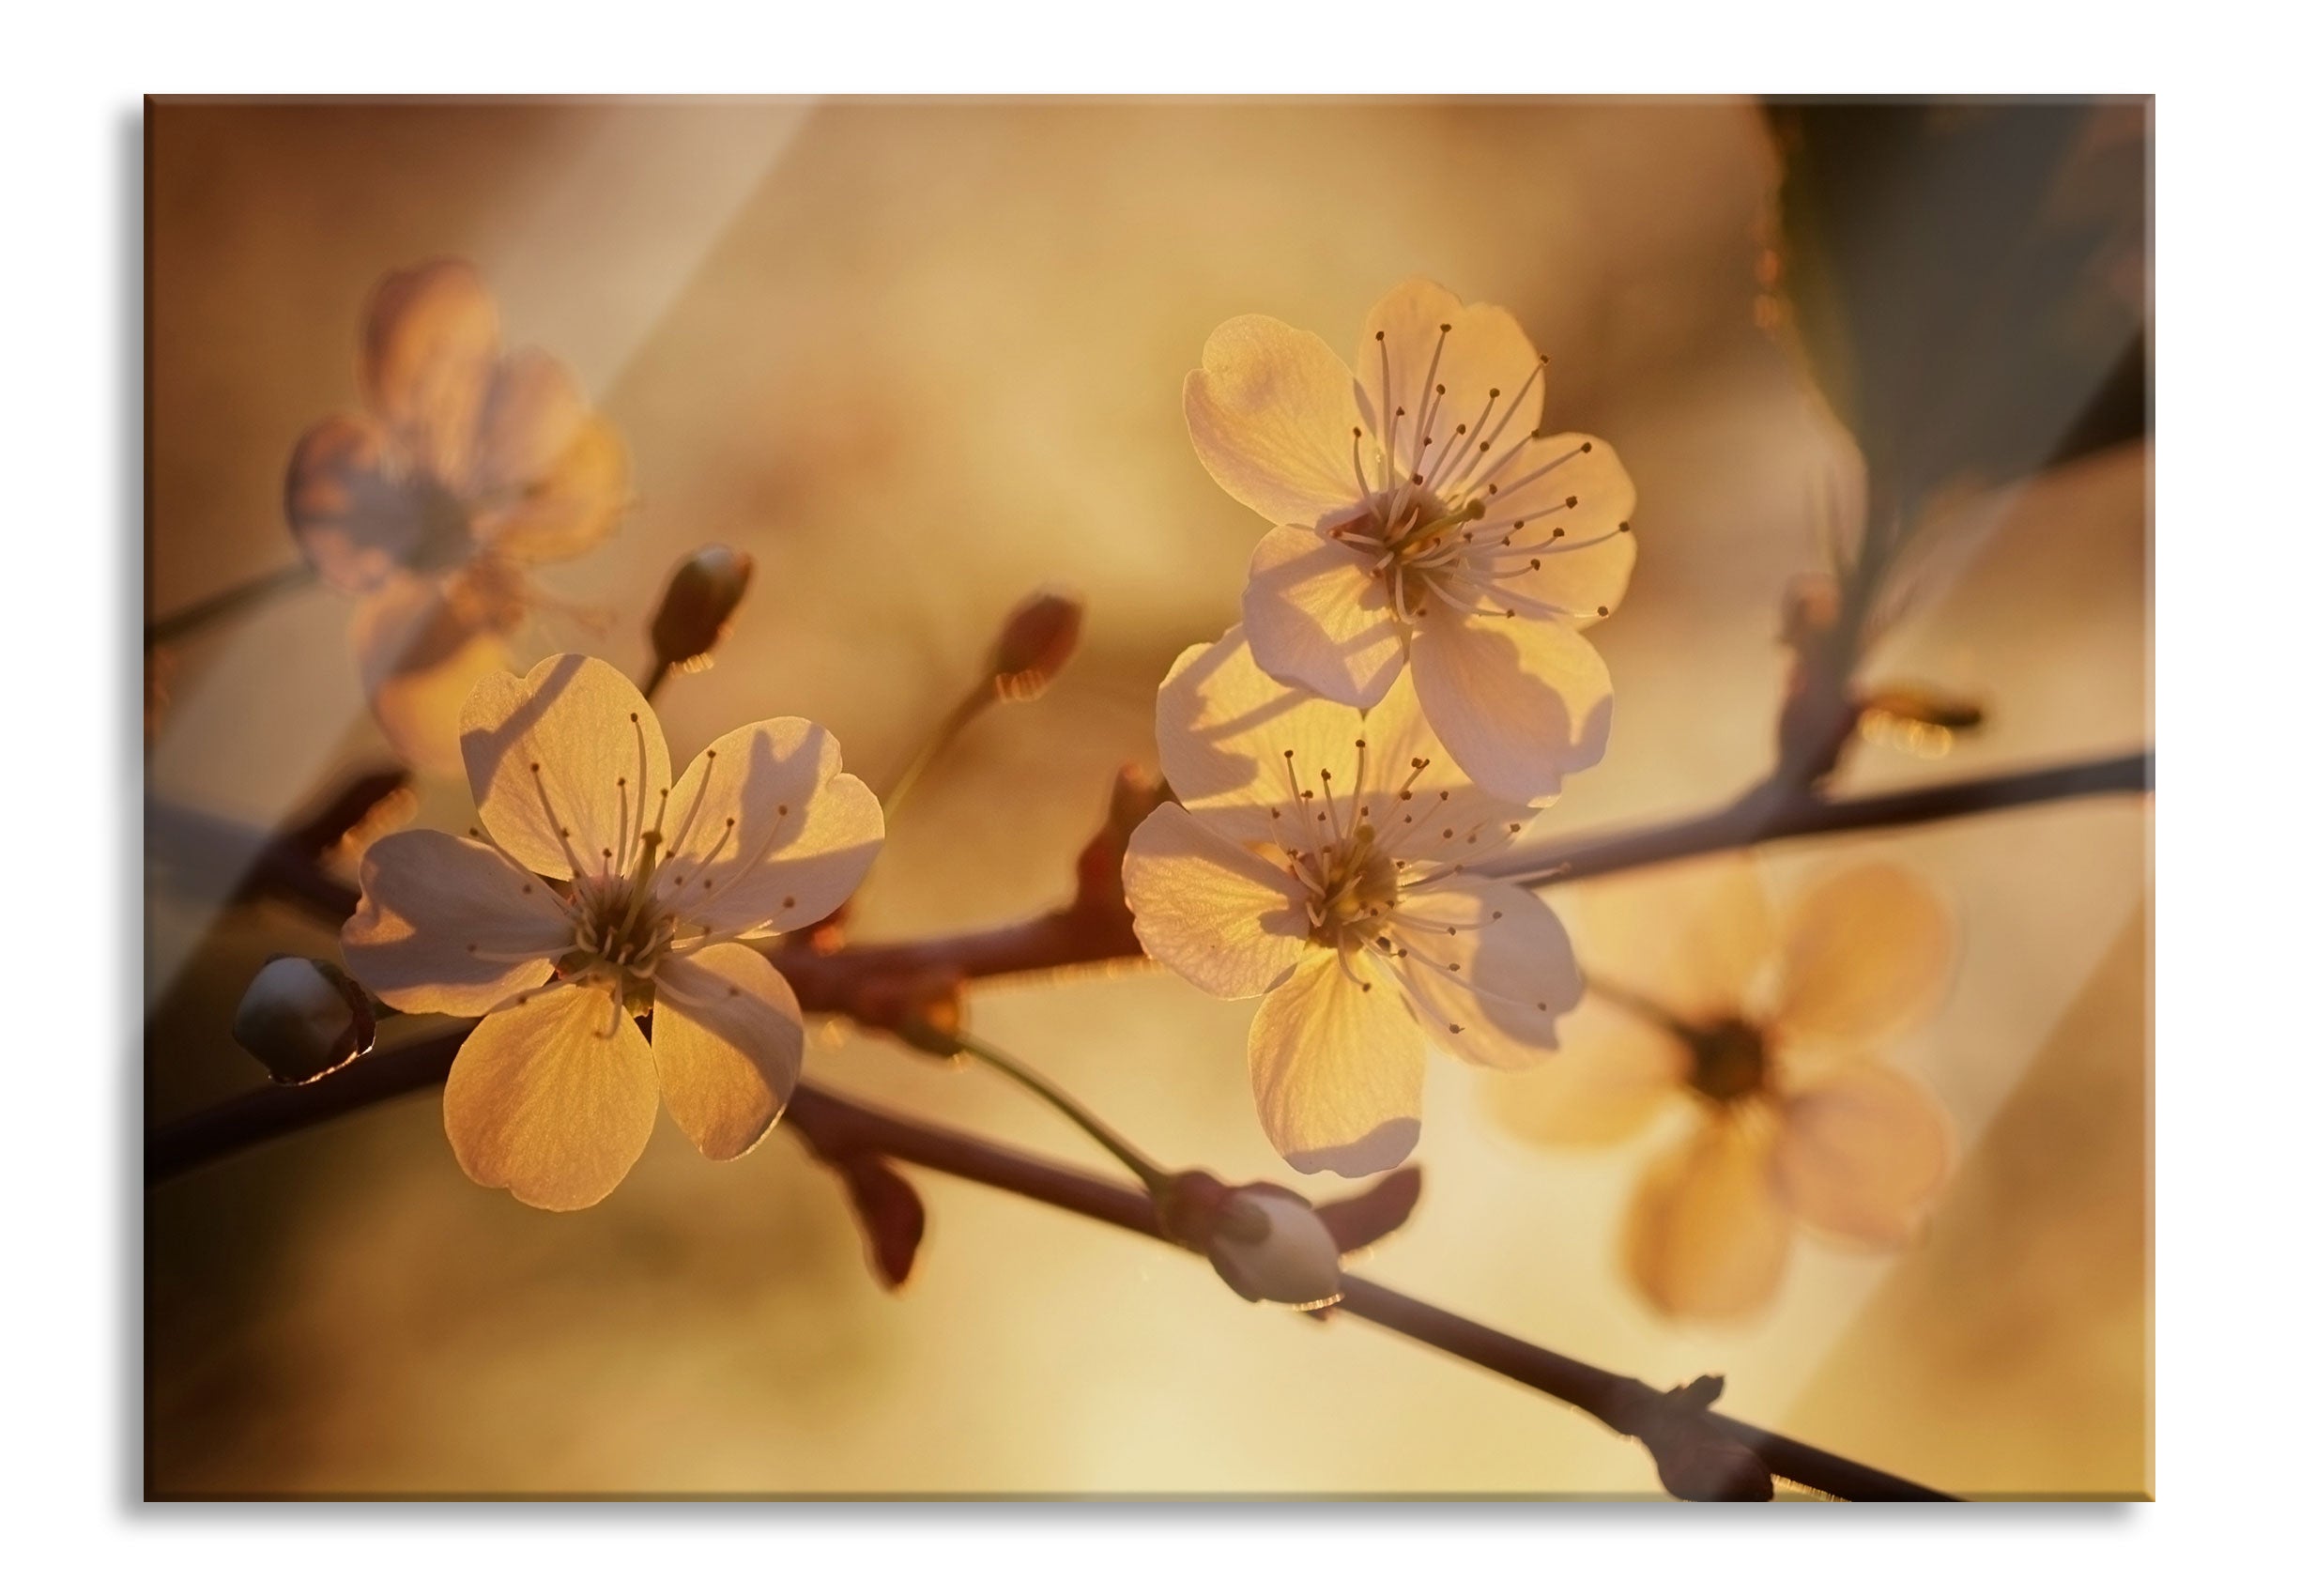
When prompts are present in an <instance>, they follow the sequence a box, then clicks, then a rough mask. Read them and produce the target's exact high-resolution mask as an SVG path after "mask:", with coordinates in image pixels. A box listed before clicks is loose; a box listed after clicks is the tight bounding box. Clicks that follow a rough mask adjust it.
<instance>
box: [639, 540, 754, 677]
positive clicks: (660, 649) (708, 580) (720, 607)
mask: <svg viewBox="0 0 2300 1596" xmlns="http://www.w3.org/2000/svg"><path fill="white" fill-rule="evenodd" d="M753 563H754V561H753V560H752V559H751V557H750V556H749V555H747V554H745V553H744V552H743V551H742V550H741V549H734V548H728V546H727V545H725V544H716V543H714V544H712V545H709V546H708V547H705V548H698V549H697V550H696V551H695V552H694V553H693V554H690V555H688V556H687V557H686V559H685V560H682V561H681V562H680V566H679V569H678V570H676V571H674V572H672V573H671V585H670V586H669V587H668V588H667V589H665V590H664V593H663V602H662V604H660V605H658V606H656V608H655V622H654V630H653V633H652V641H653V643H654V648H655V659H656V661H657V663H659V664H661V665H663V666H665V667H669V666H675V665H691V664H693V663H694V662H696V661H698V660H700V659H704V658H707V657H708V656H709V655H710V653H711V651H712V650H713V649H715V648H717V647H718V646H719V639H720V638H722V637H725V636H726V635H727V623H728V621H730V620H732V619H733V617H734V613H735V606H737V605H739V604H741V603H742V602H743V595H744V592H745V591H748V590H749V588H750V585H751V568H752V565H753Z"/></svg>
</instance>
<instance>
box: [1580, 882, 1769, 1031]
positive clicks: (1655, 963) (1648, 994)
mask: <svg viewBox="0 0 2300 1596" xmlns="http://www.w3.org/2000/svg"><path fill="white" fill-rule="evenodd" d="M1573 892H1574V896H1573V898H1572V903H1571V905H1570V906H1569V908H1568V911H1567V913H1568V918H1569V919H1570V920H1571V921H1572V926H1573V930H1574V940H1575V944H1576V945H1578V946H1579V947H1580V948H1581V950H1582V956H1583V959H1584V960H1585V962H1586V963H1587V966H1588V967H1589V969H1591V970H1592V971H1594V972H1596V973H1597V974H1602V975H1604V976H1606V977H1607V978H1609V979H1611V980H1613V981H1615V982H1617V983H1618V984H1619V985H1620V986H1622V987H1624V988H1626V989H1628V990H1631V991H1633V992H1634V993H1636V994H1637V995H1638V996H1640V997H1643V998H1645V999H1648V1001H1650V1002H1653V1003H1656V1004H1658V1005H1661V1006H1662V1007H1663V1008H1664V1009H1666V1010H1667V1011H1668V1012H1669V1013H1671V1014H1673V1015H1675V1016H1676V1017H1678V1018H1679V1019H1680V1020H1685V1021H1694V1022H1699V1023H1707V1022H1709V1021H1715V1020H1721V1019H1726V1018H1734V1019H1750V1018H1759V1016H1758V1015H1757V1011H1756V1007H1755V1000H1756V995H1757V994H1756V985H1757V981H1758V978H1759V977H1760V976H1761V975H1762V974H1764V973H1765V972H1766V970H1767V969H1768V967H1769V966H1770V965H1771V963H1772V962H1773V960H1774V959H1776V958H1777V957H1778V954H1779V950H1780V935H1781V933H1780V927H1779V923H1778V920H1777V918H1776V916H1775V914H1774V912H1773V901H1772V895H1771V893H1770V892H1768V891H1767V890H1766V886H1765V879H1764V877H1763V876H1762V875H1760V874H1759V873H1758V871H1757V868H1756V865H1755V864H1753V863H1752V862H1751V861H1750V858H1749V856H1748V855H1747V854H1745V853H1733V854H1727V855H1725V856H1724V857H1722V858H1718V859H1714V860H1710V859H1703V860H1694V861H1690V862H1687V863H1684V864H1679V865H1666V866H1663V867H1660V868H1657V869H1652V870H1639V871H1637V872H1635V873H1634V874H1633V875H1625V876H1619V877H1613V878H1608V879H1607V880H1605V881H1602V882H1594V883H1592V884H1590V885H1589V886H1587V887H1577V888H1574V889H1573Z"/></svg>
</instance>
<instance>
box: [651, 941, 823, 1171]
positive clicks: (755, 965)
mask: <svg viewBox="0 0 2300 1596" xmlns="http://www.w3.org/2000/svg"><path fill="white" fill-rule="evenodd" d="M654 1042H655V1069H656V1071H657V1073H658V1074H659V1075H660V1076H661V1078H662V1082H663V1101H664V1104H665V1106H667V1108H668V1109H669V1110H670V1111H671V1118H672V1119H673V1120H674V1121H676V1122H677V1123H678V1126H679V1128H680V1129H682V1130H683V1131H685V1132H686V1134H687V1140H688V1141H690V1142H692V1143H695V1145H696V1146H697V1147H698V1148H699V1149H701V1151H702V1154H703V1156H704V1157H705V1158H709V1159H731V1158H734V1157H736V1156H738V1155H740V1154H743V1153H747V1152H749V1151H750V1150H751V1148H752V1147H754V1146H756V1145H757V1144H758V1143H759V1138H760V1137H762V1136H764V1135H765V1134H766V1133H767V1132H768V1131H769V1130H770V1129H772V1128H774V1122H775V1120H776V1119H778V1118H780V1117H781V1115H782V1112H783V1108H784V1105H786V1104H788V1103H789V1102H790V1094H791V1093H792V1092H794V1091H796V1090H797V1089H798V1084H799V1061H800V1055H801V1054H802V1052H804V1051H805V1043H806V1029H805V1024H804V1022H803V1021H801V1020H800V1018H799V1000H798V999H797V998H796V997H794V996H792V995H791V991H790V982H788V981H786V980H784V979H783V977H782V974H781V972H779V971H778V970H776V969H775V968H774V965H772V964H770V963H768V962H767V960H766V958H765V956H764V955H762V954H760V953H759V952H758V951H756V950H755V949H752V948H747V947H744V946H743V945H742V944H739V943H720V944H717V945H715V946H712V947H706V948H702V949H700V950H699V951H698V952H696V953H693V954H690V955H686V956H683V957H682V956H677V955H674V956H673V957H671V958H669V959H665V960H664V961H663V964H662V966H661V968H660V969H658V970H657V972H656V974H655V1019H654Z"/></svg>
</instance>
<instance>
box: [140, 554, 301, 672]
mask: <svg viewBox="0 0 2300 1596" xmlns="http://www.w3.org/2000/svg"><path fill="white" fill-rule="evenodd" d="M314 575H316V573H314V571H313V569H312V568H311V567H310V566H309V565H306V564H304V563H303V562H302V561H301V560H299V561H297V562H296V563H295V564H293V565H284V566H282V567H281V568H280V569H279V570H277V571H267V572H265V573H264V575H261V576H251V577H249V578H248V579H247V580H246V581H244V582H241V583H238V585H237V586H234V587H229V588H226V589H224V590H223V591H222V592H220V593H211V594H209V595H208V596H207V598H204V599H201V600H199V601H198V602H197V603H194V604H188V605H186V606H184V607H183V608H181V609H178V610H175V611H172V612H171V613H169V614H166V615H162V616H159V617H156V618H155V619H153V620H150V621H147V622H145V623H144V647H145V649H146V652H149V651H150V650H152V649H156V648H158V647H159V646H160V645H161V644H162V643H172V642H175V641H176V639H177V638H178V637H189V636H191V635H192V633H194V632H197V631H199V630H201V629H202V628H203V627H207V626H212V625H213V624H215V623H216V622H219V621H222V620H226V619H228V618H229V617H231V616H233V615H236V614H238V612H239V611H240V610H243V609H246V608H248V607H250V606H253V605H256V604H260V603H262V602H263V601H264V600H266V599H268V598H269V597H271V596H272V595H273V594H275V593H284V592H292V591H295V590H296V589H298V588H300V587H302V586H303V585H304V584H305V583H306V582H309V581H310V580H311V579H312V578H313V576H314Z"/></svg>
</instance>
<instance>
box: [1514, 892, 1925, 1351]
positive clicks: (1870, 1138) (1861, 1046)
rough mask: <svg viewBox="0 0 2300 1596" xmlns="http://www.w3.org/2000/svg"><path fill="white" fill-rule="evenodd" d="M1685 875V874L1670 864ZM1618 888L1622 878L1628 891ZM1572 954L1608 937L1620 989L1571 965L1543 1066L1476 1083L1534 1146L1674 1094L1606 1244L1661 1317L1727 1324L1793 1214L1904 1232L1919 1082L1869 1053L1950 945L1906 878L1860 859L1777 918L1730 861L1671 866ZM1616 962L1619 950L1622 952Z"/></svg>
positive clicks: (1643, 1121) (1913, 1012)
mask: <svg viewBox="0 0 2300 1596" xmlns="http://www.w3.org/2000/svg"><path fill="white" fill-rule="evenodd" d="M1689 874H1690V875H1691V876H1692V877H1693V878H1694V879H1693V880H1688V875H1689ZM1632 890H1633V893H1634V889H1632ZM1601 907H1602V903H1593V904H1592V913H1591V915H1590V924H1589V925H1588V926H1587V928H1585V952H1587V950H1588V948H1591V947H1595V948H1599V949H1602V948H1604V947H1606V946H1608V945H1610V944H1615V943H1618V944H1619V946H1620V950H1621V952H1622V953H1623V955H1624V962H1625V966H1626V967H1629V968H1633V969H1635V970H1636V971H1637V973H1638V977H1639V984H1638V985H1637V986H1636V988H1635V990H1628V989H1625V988H1617V987H1615V986H1613V985H1612V984H1611V983H1609V982H1601V981H1600V980H1598V978H1597V977H1595V976H1592V977H1591V978H1590V987H1591V990H1592V991H1593V992H1594V993H1595V994H1596V995H1597V996H1598V998H1599V999H1600V1000H1601V1001H1600V1002H1598V1003H1595V1004H1591V1005H1587V1007H1586V1008H1585V1009H1584V1010H1583V1012H1582V1013H1580V1014H1578V1015H1576V1016H1575V1017H1574V1019H1573V1021H1572V1026H1571V1027H1570V1028H1569V1033H1568V1035H1567V1036H1566V1037H1565V1042H1564V1048H1563V1051H1561V1052H1560V1053H1559V1054H1558V1056H1557V1058H1556V1061H1555V1062H1554V1063H1552V1064H1551V1065H1550V1066H1548V1067H1546V1068H1543V1069H1541V1070H1538V1071H1533V1072H1530V1073H1528V1074H1526V1075H1524V1076H1519V1077H1512V1078H1510V1080H1507V1081H1502V1082H1495V1083H1494V1084H1493V1087H1492V1097H1493V1101H1494V1106H1495V1112H1496V1113H1497V1114H1498V1116H1499V1117H1500V1118H1501V1120H1502V1121H1503V1123H1504V1124H1506V1125H1507V1126H1509V1127H1510V1128H1511V1129H1513V1130H1514V1131H1516V1132H1517V1133H1519V1134H1520V1135H1522V1136H1524V1137H1526V1139H1528V1140H1530V1141H1533V1142H1537V1143H1545V1144H1549V1145H1559V1146H1593V1145H1602V1144H1606V1143H1615V1142H1618V1141H1621V1140H1623V1139H1625V1138H1627V1137H1629V1136H1631V1135H1633V1134H1634V1133H1635V1132H1636V1131H1638V1130H1639V1129H1641V1128H1644V1127H1645V1126H1646V1125H1647V1124H1648V1123H1649V1122H1650V1121H1651V1119H1652V1118H1653V1116H1654V1114H1655V1113H1657V1112H1658V1111H1659V1110H1660V1109H1661V1108H1662V1106H1663V1105H1664V1103H1666V1102H1668V1101H1670V1100H1671V1099H1672V1098H1680V1097H1682V1096H1683V1095H1686V1094H1690V1096H1691V1097H1692V1099H1693V1100H1694V1102H1695V1103H1697V1104H1698V1105H1699V1106H1700V1109H1701V1121H1700V1125H1699V1127H1698V1128H1696V1129H1695V1130H1694V1133H1693V1135H1692V1136H1691V1137H1689V1138H1688V1139H1687V1140H1686V1141H1685V1142H1684V1143H1681V1144H1680V1145H1679V1146H1677V1147H1676V1148H1674V1149H1673V1150H1671V1151H1670V1152H1668V1153H1666V1154H1664V1155H1663V1156H1662V1157H1661V1158H1660V1159H1657V1160H1656V1161H1655V1162H1654V1164H1653V1165H1652V1166H1651V1167H1650V1168H1649V1169H1648V1171H1647V1173H1646V1177H1645V1180H1644V1182H1643V1184H1642V1185H1641V1187H1640V1188H1639V1189H1638V1192H1637V1195H1636V1198H1635V1200H1634V1201H1633V1204H1632V1205H1631V1209H1630V1213H1629V1218H1628V1222H1627V1227H1626V1231H1625V1234H1624V1237H1623V1242H1624V1253H1625V1258H1626V1262H1627V1266H1628V1268H1629V1272H1630V1275H1631V1278H1632V1279H1633V1280H1634V1281H1635V1282H1636V1284H1637V1287H1638V1289H1639V1290H1640V1291H1641V1292H1642V1293H1643V1294H1644V1295H1645V1297H1646V1298H1647V1300H1648V1301H1649V1302H1651V1303H1652V1305H1653V1306H1654V1307H1655V1308H1657V1309H1659V1310H1660V1311H1661V1312H1664V1313H1666V1314H1670V1315H1672V1316H1676V1317H1683V1318H1726V1317H1732V1316H1735V1315H1739V1314H1743V1313H1747V1312H1752V1311H1754V1310H1755V1309H1756V1308H1758V1307H1761V1306H1762V1305H1763V1304H1764V1303H1765V1302H1766V1301H1767V1300H1768V1299H1769V1298H1770V1297H1771V1296H1772V1294H1773V1292H1774V1290H1775V1289H1776V1288H1777V1287H1778V1285H1779V1284H1780V1281H1781V1276H1782V1271H1783V1269H1784V1267H1785V1266H1786V1263H1787V1259H1788V1244H1789V1235H1790V1231H1791V1228H1792V1223H1793V1221H1802V1223H1803V1224H1805V1225H1806V1226H1808V1227H1810V1228H1811V1229H1813V1230H1815V1231H1817V1232H1820V1233H1822V1234H1824V1235H1829V1236H1832V1237H1834V1238H1836V1239H1838V1240H1841V1241H1846V1242H1850V1243H1853V1244H1856V1245H1861V1246H1868V1247H1878V1248H1890V1247H1896V1246H1901V1245H1905V1244H1906V1243H1907V1242H1908V1241H1909V1240H1910V1239H1911V1238H1912V1237H1913V1236H1914V1235H1915V1233H1916V1230H1917V1227H1918V1225H1919V1223H1920V1221H1921V1220H1922V1219H1923V1217H1924V1213H1925V1212H1926V1210H1927V1209H1928V1208H1929V1206H1930V1205H1931V1204H1932V1201H1933V1200H1934V1198H1935V1197H1937V1196H1938V1195H1939V1193H1940V1189H1941V1187H1942V1185H1943V1184H1944V1183H1945V1181H1946V1180H1947V1178H1948V1173H1949V1165H1950V1159H1951V1134H1950V1128H1949V1123H1948V1119H1947V1116H1946V1114H1945V1113H1943V1112H1942V1110H1941V1107H1940V1103H1939V1102H1938V1101H1937V1100H1936V1099H1935V1098H1934V1097H1933V1095H1932V1093H1931V1092H1930V1091H1929V1090H1927V1089H1926V1088H1925V1087H1924V1086H1923V1085H1922V1084H1920V1083H1919V1082H1916V1081H1915V1080H1913V1079H1912V1078H1910V1077H1909V1076H1908V1075H1905V1074H1903V1073H1901V1072H1900V1071H1898V1070H1895V1069H1892V1068H1889V1067H1885V1066H1883V1065H1881V1064H1879V1063H1878V1062H1877V1061H1876V1060H1875V1059H1874V1058H1873V1057H1871V1056H1870V1052H1871V1050H1872V1049H1874V1048H1875V1047H1877V1046H1878V1045H1879V1044H1880V1043H1882V1042H1884V1041H1886V1040H1887V1039H1888V1038H1890V1037H1892V1036H1894V1035H1896V1034H1898V1033H1900V1032H1903V1031H1905V1030H1907V1029H1908V1028H1909V1027H1910V1026H1912V1025H1914V1024H1915V1023H1917V1022H1918V1021H1922V1020H1923V1019H1924V1018H1925V1017H1926V1016H1928V1015H1929V1014H1930V1013H1931V1012H1932V1010H1933V1009H1934V1008H1935V1007H1936V1006H1937V1005H1938V1003H1939V999H1940V993H1941V990H1942V988H1943V985H1944V982H1945V978H1946V975H1947V973H1948V968H1949V963H1950V959H1951V958H1952V955H1953V953H1954V949H1955V932H1954V930H1953V928H1952V927H1951V924H1950V921H1949V917H1948V913H1947V911H1946V910H1945V909H1944V908H1943V907H1942V905H1941V903H1940V899H1939V898H1937V897H1936V896H1935V895H1934V894H1933V892H1932V891H1931V889H1929V888H1928V887H1926V886H1925V885H1924V883H1923V882H1921V881H1919V880H1918V879H1917V878H1916V877H1914V876H1912V875H1910V874H1909V872H1907V871H1905V870H1902V869H1899V868H1897V867H1893V866H1889V865H1881V864H1878V865H1865V866H1859V867H1853V868H1850V869H1847V870H1844V871H1841V872H1839V873H1837V874H1835V875H1832V876H1830V877H1828V878H1826V879H1825V880H1823V881H1821V882H1819V883H1818V884H1817V885H1816V886H1815V887H1813V888H1812V889H1811V890H1809V891H1808V892H1806V893H1805V894H1804V895H1803V896H1802V898H1799V899H1798V900H1797V901H1796V903H1794V904H1793V905H1792V906H1791V907H1790V909H1789V910H1788V913H1787V915H1786V924H1777V923H1776V919H1775V915H1774V911H1773V907H1772V904H1771V899H1770V898H1769V897H1768V896H1767V894H1766V891H1765V888H1764V886H1763V884H1762V882H1760V881H1759V880H1758V877H1757V874H1756V870H1755V868H1754V867H1751V866H1749V865H1748V864H1747V863H1745V862H1740V861H1737V862H1736V863H1735V864H1733V865H1732V866H1729V867H1722V868H1720V867H1694V869H1693V870H1692V871H1691V872H1683V871H1679V872H1671V873H1670V875H1669V876H1668V877H1666V878H1664V879H1663V880H1662V882H1660V883H1659V884H1658V885H1657V886H1648V888H1647V889H1646V893H1645V895H1644V897H1643V900H1642V902H1640V903H1639V904H1638V905H1637V907H1638V908H1640V909H1643V910H1645V911H1646V912H1645V913H1626V914H1624V913H1618V911H1619V910H1620V909H1621V908H1623V907H1624V904H1623V903H1622V902H1619V901H1617V903H1616V905H1615V907H1616V909H1617V914H1616V915H1615V916H1614V917H1613V918H1612V920H1611V921H1610V925H1609V923H1608V921H1607V920H1606V919H1605V917H1603V916H1602V915H1601V914H1600V913H1598V912H1597V911H1598V910H1599V909H1600V908H1601ZM1632 956H1633V957H1632Z"/></svg>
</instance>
